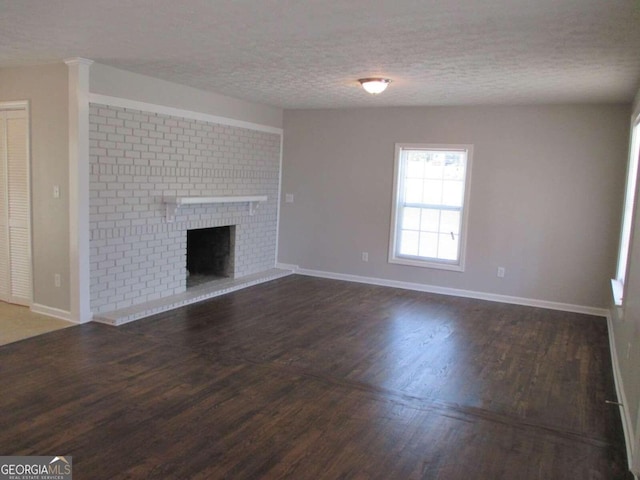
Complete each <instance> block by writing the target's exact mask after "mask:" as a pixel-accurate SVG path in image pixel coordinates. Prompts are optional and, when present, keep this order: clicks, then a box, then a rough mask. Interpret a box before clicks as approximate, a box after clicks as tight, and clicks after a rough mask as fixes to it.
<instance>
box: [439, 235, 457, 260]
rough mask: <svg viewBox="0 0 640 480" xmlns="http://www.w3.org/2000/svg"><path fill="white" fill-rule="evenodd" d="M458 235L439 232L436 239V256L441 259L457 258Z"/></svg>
mask: <svg viewBox="0 0 640 480" xmlns="http://www.w3.org/2000/svg"><path fill="white" fill-rule="evenodd" d="M459 238H460V237H459V236H458V235H453V236H452V235H451V234H450V233H441V234H440V236H439V238H438V240H439V242H438V258H441V259H442V260H457V259H458V240H459Z"/></svg>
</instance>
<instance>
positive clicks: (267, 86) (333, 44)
mask: <svg viewBox="0 0 640 480" xmlns="http://www.w3.org/2000/svg"><path fill="white" fill-rule="evenodd" d="M75 56H80V57H85V58H90V59H92V60H94V61H96V62H99V63H103V64H106V65H111V66H113V67H117V68H121V69H123V70H129V71H132V72H137V73H141V74H145V75H150V76H153V77H158V78H162V79H165V80H169V81H173V82H176V83H181V84H185V85H190V86H193V87H197V88H201V89H204V90H210V91H213V92H217V93H221V94H225V95H229V96H233V97H237V98H242V99H246V100H251V101H257V102H261V103H266V104H269V105H274V106H278V107H282V108H326V107H355V106H375V105H460V104H522V103H557V102H619V101H630V100H631V99H632V98H633V95H634V94H635V92H636V91H637V89H638V87H639V82H640V1H639V0H388V1H385V0H225V1H222V0H181V1H177V0H117V1H113V0H109V1H104V0H0V67H6V66H20V65H33V64H39V63H51V62H56V61H60V60H62V59H64V58H67V57H75ZM377 75H382V76H385V77H388V78H391V79H392V81H393V83H392V84H391V86H390V87H389V89H388V90H387V91H386V92H384V93H383V94H381V95H379V96H377V97H372V96H370V95H368V94H366V93H364V92H363V91H362V90H361V89H360V88H359V86H358V84H357V82H356V80H357V79H358V78H361V77H370V76H377Z"/></svg>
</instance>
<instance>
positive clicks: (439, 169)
mask: <svg viewBox="0 0 640 480" xmlns="http://www.w3.org/2000/svg"><path fill="white" fill-rule="evenodd" d="M443 173H444V155H443V154H441V153H432V154H431V155H430V157H429V159H428V160H427V161H426V162H425V169H424V176H425V178H433V179H441V178H442V175H443Z"/></svg>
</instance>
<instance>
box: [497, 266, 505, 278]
mask: <svg viewBox="0 0 640 480" xmlns="http://www.w3.org/2000/svg"><path fill="white" fill-rule="evenodd" d="M505 272H506V270H505V268H504V267H498V278H504V274H505Z"/></svg>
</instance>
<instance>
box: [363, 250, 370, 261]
mask: <svg viewBox="0 0 640 480" xmlns="http://www.w3.org/2000/svg"><path fill="white" fill-rule="evenodd" d="M362 261H363V262H368V261H369V252H362Z"/></svg>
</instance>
